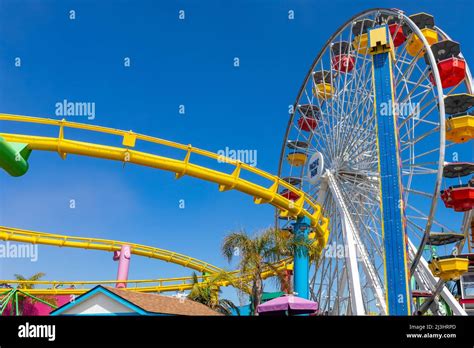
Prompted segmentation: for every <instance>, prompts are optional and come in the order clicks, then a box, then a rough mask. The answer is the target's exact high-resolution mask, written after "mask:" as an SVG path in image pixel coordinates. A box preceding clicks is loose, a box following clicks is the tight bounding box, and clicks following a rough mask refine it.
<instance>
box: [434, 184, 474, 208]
mask: <svg viewBox="0 0 474 348" xmlns="http://www.w3.org/2000/svg"><path fill="white" fill-rule="evenodd" d="M441 199H442V200H443V202H444V205H445V206H446V208H453V209H454V211H457V212H464V211H469V210H471V209H472V208H474V187H471V186H470V185H469V184H468V185H458V186H451V187H449V188H448V189H447V190H444V191H441Z"/></svg>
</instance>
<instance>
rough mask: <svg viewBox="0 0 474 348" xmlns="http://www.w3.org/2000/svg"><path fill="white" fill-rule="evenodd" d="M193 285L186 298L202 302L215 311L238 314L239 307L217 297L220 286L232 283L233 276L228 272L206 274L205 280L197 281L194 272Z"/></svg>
mask: <svg viewBox="0 0 474 348" xmlns="http://www.w3.org/2000/svg"><path fill="white" fill-rule="evenodd" d="M192 278H193V280H192V281H193V287H192V289H191V292H190V293H189V295H188V296H187V297H188V299H190V300H192V301H195V302H199V303H202V304H203V305H206V306H207V307H209V308H211V309H213V310H215V311H216V312H219V313H222V314H225V315H232V314H233V313H234V312H235V313H237V314H238V315H240V313H239V308H238V307H237V306H236V305H235V304H234V303H233V302H232V301H230V300H227V299H221V298H219V294H220V293H221V290H220V286H222V285H233V286H237V285H236V284H234V278H233V277H232V275H231V274H230V273H228V272H225V271H223V272H220V273H215V274H211V275H209V276H207V278H206V280H203V281H202V282H200V281H199V279H198V276H197V274H196V273H193V276H192Z"/></svg>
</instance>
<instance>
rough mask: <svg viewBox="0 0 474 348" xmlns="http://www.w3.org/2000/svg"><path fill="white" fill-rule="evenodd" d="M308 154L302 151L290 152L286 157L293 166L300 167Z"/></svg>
mask: <svg viewBox="0 0 474 348" xmlns="http://www.w3.org/2000/svg"><path fill="white" fill-rule="evenodd" d="M307 158H308V156H306V154H305V153H303V152H291V153H289V154H288V156H287V157H286V159H287V160H288V162H289V163H290V164H291V165H292V166H295V167H301V166H303V165H304V164H305V163H306V160H307Z"/></svg>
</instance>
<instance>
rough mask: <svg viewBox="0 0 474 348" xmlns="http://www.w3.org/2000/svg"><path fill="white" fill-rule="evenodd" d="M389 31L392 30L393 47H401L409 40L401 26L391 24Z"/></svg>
mask: <svg viewBox="0 0 474 348" xmlns="http://www.w3.org/2000/svg"><path fill="white" fill-rule="evenodd" d="M388 30H390V35H392V41H393V46H395V47H398V46H401V45H402V44H403V43H404V42H405V41H406V40H407V37H406V36H405V34H404V33H403V28H402V26H401V25H400V24H398V23H393V24H389V26H388Z"/></svg>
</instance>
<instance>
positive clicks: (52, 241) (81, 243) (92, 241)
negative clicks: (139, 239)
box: [0, 226, 292, 295]
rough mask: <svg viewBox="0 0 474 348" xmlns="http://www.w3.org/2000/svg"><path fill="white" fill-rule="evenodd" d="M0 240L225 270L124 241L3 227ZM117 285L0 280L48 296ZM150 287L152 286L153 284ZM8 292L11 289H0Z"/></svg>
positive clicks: (174, 283) (181, 285)
mask: <svg viewBox="0 0 474 348" xmlns="http://www.w3.org/2000/svg"><path fill="white" fill-rule="evenodd" d="M0 240H5V241H15V242H22V243H30V244H42V245H50V246H57V247H69V248H82V249H89V250H100V251H110V252H113V251H116V250H120V248H121V246H122V245H129V246H130V249H131V253H132V254H134V255H139V256H145V257H149V258H153V259H158V260H162V261H166V262H170V263H175V264H177V265H181V266H184V267H187V268H191V269H194V270H196V271H199V272H208V273H218V272H221V271H223V269H221V268H219V267H217V266H214V265H211V264H209V263H207V262H204V261H201V260H197V259H195V258H192V257H189V256H186V255H182V254H178V253H175V252H172V251H168V250H164V249H159V248H155V247H150V246H146V245H141V244H135V243H129V242H122V241H116V240H108V239H98V238H82V237H75V236H65V235H60V234H52V233H45V232H36V231H28V230H22V229H18V228H10V227H3V226H0ZM291 262H292V259H291V258H287V259H284V260H281V261H279V262H277V263H275V264H274V265H273V269H266V270H264V272H263V273H262V277H263V278H268V277H271V276H273V275H274V274H275V270H280V269H284V268H285V267H286V265H287V264H289V263H291ZM229 273H230V274H231V275H234V276H235V279H234V282H235V283H236V284H237V283H240V284H242V283H244V282H245V280H246V278H247V277H246V276H242V275H240V274H239V272H238V271H233V272H229ZM207 277H208V276H198V280H200V281H205V280H206V278H207ZM121 282H123V283H127V288H126V289H127V290H133V291H140V292H168V291H184V290H189V289H191V288H192V286H193V279H192V277H178V278H162V279H142V280H128V281H121ZM115 283H117V280H99V281H97V280H96V281H93V280H91V281H41V280H40V281H29V280H24V281H19V280H0V284H9V285H14V284H17V285H21V284H30V285H35V286H37V285H40V286H47V288H42V289H39V288H36V289H28V290H25V291H27V292H28V293H29V294H32V295H47V294H74V295H79V294H82V293H84V292H86V291H88V290H90V287H86V288H81V287H83V286H88V285H89V286H91V285H99V284H101V285H106V286H113V285H114V284H115ZM150 284H151V285H150ZM131 285H134V286H131ZM227 285H229V282H225V281H223V282H221V286H227ZM58 286H70V287H72V286H73V287H74V288H58ZM2 290H5V291H8V290H9V289H8V288H4V289H0V293H1V292H2Z"/></svg>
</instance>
